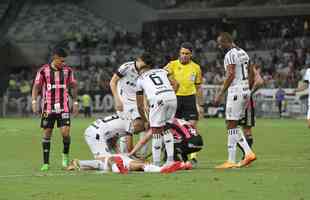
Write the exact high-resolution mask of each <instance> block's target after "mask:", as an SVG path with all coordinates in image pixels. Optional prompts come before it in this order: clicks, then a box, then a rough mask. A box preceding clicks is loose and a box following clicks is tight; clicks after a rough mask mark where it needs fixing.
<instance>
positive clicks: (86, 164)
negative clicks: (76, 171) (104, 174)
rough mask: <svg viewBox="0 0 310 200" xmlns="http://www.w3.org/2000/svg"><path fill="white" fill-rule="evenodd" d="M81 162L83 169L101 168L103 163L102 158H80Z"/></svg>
mask: <svg viewBox="0 0 310 200" xmlns="http://www.w3.org/2000/svg"><path fill="white" fill-rule="evenodd" d="M79 164H80V168H81V169H89V168H92V169H99V168H100V165H102V163H101V161H100V160H80V161H79Z"/></svg>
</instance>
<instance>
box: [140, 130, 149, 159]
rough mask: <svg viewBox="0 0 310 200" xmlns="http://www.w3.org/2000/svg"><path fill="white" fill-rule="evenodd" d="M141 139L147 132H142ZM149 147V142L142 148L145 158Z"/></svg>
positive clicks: (141, 151)
mask: <svg viewBox="0 0 310 200" xmlns="http://www.w3.org/2000/svg"><path fill="white" fill-rule="evenodd" d="M139 135H140V140H141V139H142V138H143V137H144V135H145V132H141V133H140V134H139ZM148 149H149V143H146V144H145V145H143V146H142V147H141V149H140V153H141V155H142V156H143V157H144V158H145V157H146V156H147V150H148Z"/></svg>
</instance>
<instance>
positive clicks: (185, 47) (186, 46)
mask: <svg viewBox="0 0 310 200" xmlns="http://www.w3.org/2000/svg"><path fill="white" fill-rule="evenodd" d="M181 48H184V49H188V50H190V51H191V52H193V45H192V43H190V42H183V43H182V44H181Z"/></svg>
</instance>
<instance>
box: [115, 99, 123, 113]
mask: <svg viewBox="0 0 310 200" xmlns="http://www.w3.org/2000/svg"><path fill="white" fill-rule="evenodd" d="M115 110H116V111H120V112H122V111H124V107H123V103H122V102H120V101H119V100H116V101H115Z"/></svg>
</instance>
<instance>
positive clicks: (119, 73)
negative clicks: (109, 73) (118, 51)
mask: <svg viewBox="0 0 310 200" xmlns="http://www.w3.org/2000/svg"><path fill="white" fill-rule="evenodd" d="M129 69H130V65H129V64H128V63H125V64H123V65H121V66H120V67H119V68H118V69H117V71H116V74H117V76H119V77H120V78H122V77H124V76H126V74H127V73H128V71H129Z"/></svg>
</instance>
